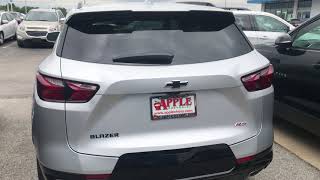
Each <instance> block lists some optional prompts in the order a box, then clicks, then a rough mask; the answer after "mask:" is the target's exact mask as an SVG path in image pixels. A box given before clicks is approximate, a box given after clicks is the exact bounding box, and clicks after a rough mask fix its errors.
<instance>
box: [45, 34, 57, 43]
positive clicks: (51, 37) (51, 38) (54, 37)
mask: <svg viewBox="0 0 320 180" xmlns="http://www.w3.org/2000/svg"><path fill="white" fill-rule="evenodd" d="M59 34H60V32H51V33H48V35H47V41H48V42H52V43H55V42H56V41H57V39H58V37H59Z"/></svg>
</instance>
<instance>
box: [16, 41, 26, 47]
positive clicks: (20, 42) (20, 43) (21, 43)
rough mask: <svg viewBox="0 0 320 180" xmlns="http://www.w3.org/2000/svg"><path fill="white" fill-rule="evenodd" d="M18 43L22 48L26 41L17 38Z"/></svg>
mask: <svg viewBox="0 0 320 180" xmlns="http://www.w3.org/2000/svg"><path fill="white" fill-rule="evenodd" d="M17 44H18V46H19V47H21V48H23V47H25V45H24V42H23V41H19V40H17Z"/></svg>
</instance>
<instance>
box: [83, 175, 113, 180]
mask: <svg viewBox="0 0 320 180" xmlns="http://www.w3.org/2000/svg"><path fill="white" fill-rule="evenodd" d="M110 178H111V174H99V175H86V180H108V179H110Z"/></svg>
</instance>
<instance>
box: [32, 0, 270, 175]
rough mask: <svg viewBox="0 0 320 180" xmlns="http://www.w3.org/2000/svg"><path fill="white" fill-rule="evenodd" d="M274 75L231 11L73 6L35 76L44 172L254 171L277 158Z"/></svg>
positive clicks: (35, 130) (36, 132) (35, 129)
mask: <svg viewBox="0 0 320 180" xmlns="http://www.w3.org/2000/svg"><path fill="white" fill-rule="evenodd" d="M209 22H215V23H209ZM50 38H51V37H50ZM272 75H273V68H272V66H271V65H270V63H269V61H268V60H267V59H266V58H264V57H263V56H262V55H260V54H259V53H258V52H257V51H256V50H254V49H253V48H252V46H251V45H250V43H249V42H248V40H247V39H246V38H245V36H244V34H243V33H242V32H241V30H239V29H238V27H237V26H236V25H235V18H234V16H233V14H232V13H231V12H227V11H224V10H219V9H214V8H209V7H201V6H194V5H185V4H176V3H126V4H110V5H107V6H99V7H85V8H81V9H78V10H75V11H73V12H71V13H70V14H69V16H68V18H67V20H66V24H65V25H64V30H63V31H62V33H60V36H59V38H58V40H57V42H56V45H55V47H54V50H53V53H52V54H51V55H50V56H49V57H48V58H47V59H46V60H44V61H43V62H42V63H41V64H40V66H39V69H38V74H37V77H36V79H37V80H36V81H37V82H36V87H35V92H34V102H33V115H32V134H33V142H34V145H35V148H36V153H37V154H36V155H37V162H38V167H39V168H38V173H39V179H44V178H45V179H47V180H53V179H68V180H69V179H80V180H89V179H90V180H93V179H95V180H97V179H99V180H102V179H104V180H106V179H108V180H110V179H111V180H174V179H212V178H221V177H228V178H229V177H230V178H235V179H246V178H247V177H248V176H249V175H255V174H257V173H258V172H259V171H261V170H262V169H264V168H265V167H267V166H268V164H269V163H270V162H271V160H272V144H273V128H272V115H273V86H272V84H271V80H272Z"/></svg>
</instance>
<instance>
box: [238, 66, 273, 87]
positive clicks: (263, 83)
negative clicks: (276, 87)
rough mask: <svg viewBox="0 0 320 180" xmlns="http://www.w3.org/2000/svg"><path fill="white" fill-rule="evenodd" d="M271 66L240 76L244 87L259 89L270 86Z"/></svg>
mask: <svg viewBox="0 0 320 180" xmlns="http://www.w3.org/2000/svg"><path fill="white" fill-rule="evenodd" d="M273 72H274V70H273V66H272V65H269V67H267V68H265V69H262V70H260V71H258V72H255V73H252V74H249V75H247V76H244V77H242V78H241V81H242V83H243V85H244V87H245V88H246V89H247V90H248V91H249V92H253V91H259V90H262V89H266V88H269V87H271V85H272V78H273Z"/></svg>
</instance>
